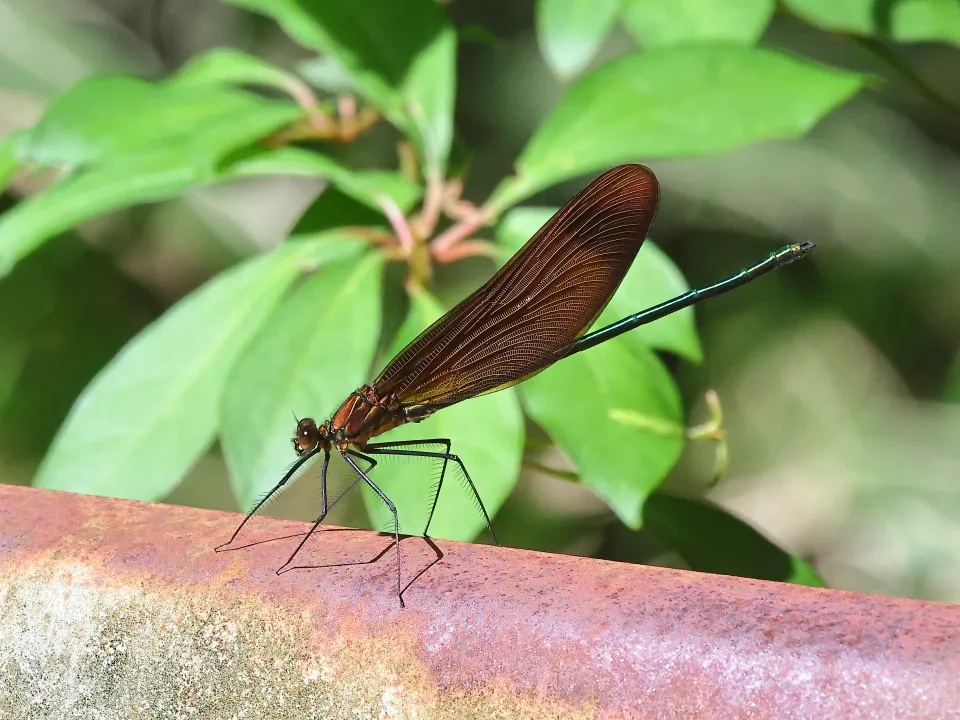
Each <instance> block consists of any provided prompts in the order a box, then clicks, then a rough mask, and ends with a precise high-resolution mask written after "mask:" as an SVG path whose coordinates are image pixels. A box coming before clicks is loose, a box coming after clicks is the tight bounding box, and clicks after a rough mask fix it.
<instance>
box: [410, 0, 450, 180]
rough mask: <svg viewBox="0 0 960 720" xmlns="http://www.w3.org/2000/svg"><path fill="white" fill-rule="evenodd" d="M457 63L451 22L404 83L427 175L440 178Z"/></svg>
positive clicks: (422, 53)
mask: <svg viewBox="0 0 960 720" xmlns="http://www.w3.org/2000/svg"><path fill="white" fill-rule="evenodd" d="M434 4H435V3H434ZM456 63H457V33H456V31H455V30H454V29H453V27H451V26H449V25H448V26H445V27H444V28H443V29H442V30H441V31H440V32H439V33H438V34H437V36H436V38H434V39H433V41H432V42H431V43H430V44H429V45H427V46H426V47H425V48H424V49H423V51H422V52H421V53H420V54H419V55H418V56H417V59H416V60H415V61H414V64H413V67H412V68H411V69H410V76H409V78H408V79H407V82H406V83H405V85H404V97H405V98H406V112H407V115H409V117H410V119H411V121H412V122H413V125H414V127H415V128H416V135H415V136H414V140H416V141H417V145H418V146H419V147H420V149H421V151H422V153H423V158H424V165H425V166H426V169H427V173H426V174H427V175H428V176H429V175H431V174H433V175H434V176H435V177H437V178H440V179H442V176H443V173H444V168H445V167H446V164H447V158H448V156H449V155H450V145H451V143H452V142H453V101H454V94H455V92H456V72H457V67H456Z"/></svg>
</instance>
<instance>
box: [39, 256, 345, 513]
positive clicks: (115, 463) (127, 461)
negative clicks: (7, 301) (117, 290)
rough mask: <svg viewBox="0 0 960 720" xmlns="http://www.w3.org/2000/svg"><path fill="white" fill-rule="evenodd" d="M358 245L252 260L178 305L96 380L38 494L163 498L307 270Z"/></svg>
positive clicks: (65, 430) (48, 463)
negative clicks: (236, 366) (230, 381)
mask: <svg viewBox="0 0 960 720" xmlns="http://www.w3.org/2000/svg"><path fill="white" fill-rule="evenodd" d="M352 249H353V246H352V245H351V244H350V243H337V242H332V241H328V242H326V243H323V244H316V243H315V244H313V245H296V246H291V247H288V248H284V249H282V250H280V251H277V252H274V253H270V254H269V255H266V256H260V257H256V258H253V259H251V260H248V261H247V262H244V263H243V264H241V265H239V266H238V267H236V268H232V269H230V270H228V271H227V272H225V273H223V274H222V275H219V276H217V277H216V278H214V279H213V280H211V281H210V282H208V283H207V284H206V285H204V286H203V287H202V288H200V289H199V290H197V291H195V292H193V293H191V294H190V295H188V296H187V297H186V298H184V299H183V300H181V301H180V302H178V303H177V304H176V305H175V306H174V307H173V308H171V309H170V310H169V311H168V312H167V313H165V314H164V315H163V317H161V318H160V319H159V320H157V321H156V322H154V323H152V324H151V325H149V326H148V327H147V328H146V329H144V330H143V331H142V332H141V333H139V334H138V335H137V336H136V337H135V338H134V339H133V340H131V341H130V343H128V344H127V346H126V347H125V348H124V349H123V350H122V351H121V352H120V353H119V354H118V355H117V356H116V357H115V358H114V359H113V360H112V361H111V362H110V363H109V364H108V365H107V366H106V367H105V368H104V369H103V370H102V371H101V372H100V373H99V375H97V377H96V378H95V379H94V380H93V382H91V383H90V385H89V386H88V387H87V388H86V390H84V392H83V393H82V394H81V396H80V398H79V399H78V400H77V402H76V404H75V405H74V406H73V409H72V410H71V411H70V413H69V415H68V416H67V419H66V421H65V422H64V424H63V427H61V429H60V431H59V433H58V434H57V437H56V439H55V440H54V442H53V445H52V446H51V448H50V450H49V452H48V453H47V455H46V457H45V458H44V459H43V463H42V464H41V467H40V470H39V473H38V477H37V481H36V485H37V487H44V488H51V489H56V490H69V491H72V492H83V493H92V494H97V495H106V496H111V497H124V498H131V499H139V500H156V499H158V498H161V497H163V496H164V495H166V494H167V493H168V492H170V490H171V489H172V488H173V487H174V486H175V485H176V484H177V483H178V482H179V481H180V479H181V478H182V477H183V475H184V474H185V473H186V472H187V471H188V470H189V469H190V467H191V466H192V465H193V463H194V462H195V461H196V460H197V459H198V458H199V457H200V456H201V455H202V454H203V453H204V452H205V451H206V449H207V448H208V447H209V446H210V443H211V442H212V440H213V438H214V436H215V434H216V430H217V410H218V404H219V401H220V394H221V392H222V389H223V387H224V384H225V383H226V380H227V375H228V373H229V372H230V369H231V367H232V365H233V363H234V361H235V359H236V358H237V355H238V354H239V352H240V350H241V349H242V348H243V346H244V345H245V344H246V342H247V341H248V340H249V339H250V337H251V336H252V335H253V334H254V333H255V332H256V331H257V329H258V328H259V327H260V325H261V324H262V323H263V322H264V320H265V319H266V318H267V317H268V315H269V313H270V310H271V309H272V308H273V306H274V305H275V304H276V303H277V302H278V301H279V299H280V297H281V296H282V295H283V293H284V292H285V291H286V289H287V287H288V286H289V285H290V283H292V282H293V281H294V279H295V278H296V277H297V275H298V274H299V273H300V271H301V267H302V266H303V265H305V264H307V263H320V262H323V261H330V260H332V259H334V258H336V257H342V255H343V254H344V253H345V252H349V251H350V250H352Z"/></svg>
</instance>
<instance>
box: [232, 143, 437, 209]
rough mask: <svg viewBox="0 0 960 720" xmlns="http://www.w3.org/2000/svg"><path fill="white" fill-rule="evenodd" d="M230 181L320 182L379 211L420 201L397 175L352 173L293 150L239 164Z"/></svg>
mask: <svg viewBox="0 0 960 720" xmlns="http://www.w3.org/2000/svg"><path fill="white" fill-rule="evenodd" d="M227 172H228V174H229V175H230V177H245V176H250V175H303V176H307V177H316V178H323V179H324V180H327V181H329V182H330V183H332V184H333V185H336V186H337V187H338V188H339V189H340V190H342V191H343V192H344V193H346V194H347V195H349V196H350V197H352V198H354V199H355V200H358V201H360V202H362V203H363V204H365V205H367V206H368V207H371V208H374V209H376V210H379V209H380V207H381V204H380V202H381V199H383V198H386V199H389V200H392V201H393V202H394V203H396V204H397V206H398V207H399V208H400V209H401V210H404V211H406V210H409V209H410V208H411V207H413V204H414V203H415V202H416V201H417V200H419V199H420V186H419V185H417V183H415V182H413V181H412V180H408V179H407V178H405V177H404V176H403V175H401V174H400V173H397V172H387V171H381V170H352V169H351V168H348V167H346V166H344V165H341V164H340V163H339V162H337V161H336V160H333V159H331V158H329V157H327V156H325V155H320V154H319V153H316V152H313V151H311V150H306V149H304V148H297V147H283V148H277V149H276V150H268V151H264V152H261V153H258V154H256V155H253V156H251V157H248V158H245V159H243V160H240V161H238V162H236V163H234V164H233V165H231V166H230V167H229V168H228V170H227Z"/></svg>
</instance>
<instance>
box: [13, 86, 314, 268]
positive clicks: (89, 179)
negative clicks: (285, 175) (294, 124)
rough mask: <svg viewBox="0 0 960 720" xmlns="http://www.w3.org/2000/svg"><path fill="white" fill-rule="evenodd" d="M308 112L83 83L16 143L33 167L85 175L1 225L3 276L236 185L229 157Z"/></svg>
mask: <svg viewBox="0 0 960 720" xmlns="http://www.w3.org/2000/svg"><path fill="white" fill-rule="evenodd" d="M125 98H126V99H127V100H129V106H125V105H124V99H125ZM167 101H169V102H170V104H169V106H168V105H167V104H166V103H167ZM104 104H106V107H104ZM117 108H124V110H123V112H118V110H117ZM151 113H152V114H151ZM302 113H303V110H302V109H301V108H299V107H297V106H296V105H293V104H292V103H276V102H268V101H265V100H261V99H259V98H256V97H255V96H253V95H248V94H246V93H242V92H226V91H224V92H221V91H211V90H210V89H209V88H205V89H198V88H189V89H186V90H181V91H173V90H171V89H170V88H167V87H164V86H156V85H150V84H149V83H145V82H143V81H141V80H136V79H133V78H120V77H109V78H92V79H90V80H87V81H84V82H82V83H80V84H79V85H77V86H76V87H75V88H74V89H72V90H70V91H69V92H68V93H66V94H65V95H63V96H62V97H61V98H60V99H59V100H58V101H57V102H55V103H54V104H53V105H52V106H51V108H50V109H49V110H48V111H47V113H46V114H45V115H44V117H43V119H42V120H41V121H40V122H39V123H38V124H37V125H36V126H35V127H34V128H33V129H32V130H30V131H26V132H25V134H24V135H23V136H22V137H21V139H20V140H19V141H18V142H16V143H15V148H16V150H15V152H16V155H17V156H18V157H20V158H21V159H23V160H24V161H28V162H32V163H38V164H47V163H57V164H62V165H65V166H67V167H77V166H83V167H82V168H81V169H80V170H78V171H76V172H74V173H73V174H71V175H69V176H67V177H65V178H64V179H62V180H61V181H60V182H58V183H56V184H54V185H53V186H52V187H51V188H49V189H48V190H46V191H44V192H42V193H40V194H38V195H35V196H33V197H32V198H30V199H29V200H27V201H25V202H22V203H20V204H19V205H17V207H15V208H14V209H13V210H11V211H9V212H7V213H6V214H4V215H3V216H2V217H0V276H2V275H3V274H5V273H7V272H9V271H10V269H11V268H12V267H13V266H14V265H15V264H16V263H17V262H18V261H19V260H20V259H21V258H22V257H24V256H25V255H26V254H28V253H30V252H32V251H33V250H35V249H36V248H37V247H39V246H40V245H41V244H42V243H43V242H44V241H45V240H47V239H49V238H51V237H53V236H54V235H56V234H58V233H60V232H63V231H64V230H66V229H68V228H70V227H73V226H74V225H76V224H78V223H80V222H82V221H83V220H86V219H88V218H91V217H94V216H96V215H100V214H102V213H105V212H109V211H111V210H116V209H119V208H122V207H125V206H127V205H132V204H136V203H144V202H155V201H158V200H163V199H166V198H169V197H173V196H175V195H178V194H180V193H182V192H183V191H185V190H186V189H188V188H190V187H192V186H193V185H197V184H199V183H206V182H213V181H215V180H222V179H229V178H230V177H231V174H230V172H229V169H228V170H226V171H225V170H223V169H222V168H221V164H222V160H223V159H224V158H225V157H227V156H228V155H230V154H232V153H234V152H235V151H237V150H239V149H241V148H244V149H245V148H246V147H248V146H249V145H250V144H251V143H253V142H255V141H256V140H258V139H260V138H262V137H264V136H265V135H267V134H269V133H270V132H272V131H274V130H276V129H277V128H279V127H281V126H283V125H285V124H287V123H289V122H290V121H292V120H293V119H295V118H297V117H299V116H301V115H302ZM128 116H129V117H128Z"/></svg>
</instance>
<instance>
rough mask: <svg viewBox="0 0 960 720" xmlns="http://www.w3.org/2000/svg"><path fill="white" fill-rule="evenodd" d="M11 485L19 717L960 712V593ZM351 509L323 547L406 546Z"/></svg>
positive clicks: (0, 653) (8, 672) (13, 675)
mask: <svg viewBox="0 0 960 720" xmlns="http://www.w3.org/2000/svg"><path fill="white" fill-rule="evenodd" d="M238 519H239V518H238V516H236V515H233V514H229V513H218V512H210V511H204V510H195V509H189V508H180V507H173V506H164V505H154V504H149V503H139V502H128V501H118V500H108V499H104V498H97V497H88V496H81V495H72V494H69V493H58V492H52V491H43V490H32V489H26V488H19V487H11V486H0V717H3V718H11V719H12V718H28V717H29V718H46V717H50V718H68V717H83V718H87V717H90V718H93V717H96V718H115V717H147V718H185V717H195V718H234V717H237V718H240V717H248V718H310V717H318V718H341V717H342V718H351V719H353V720H356V718H365V717H372V718H393V717H397V718H419V719H421V720H424V719H426V718H457V719H462V718H512V717H533V718H541V717H542V718H547V717H549V718H557V717H570V718H588V717H604V718H607V717H610V718H613V717H638V718H805V719H806V718H870V719H874V718H884V719H892V718H958V717H960V607H956V606H950V605H938V604H932V603H921V602H914V601H909V600H898V599H891V598H881V597H873V596H865V595H856V594H853V593H846V592H839V591H824V590H816V589H810V588H802V587H796V586H791V585H783V584H778V583H767V582H759V581H752V580H742V579H735V578H729V577H723V576H715V575H703V574H698V573H691V572H682V571H676V570H667V569H661V568H651V567H643V566H633V565H625V564H619V563H610V562H601V561H596V560H586V559H582V558H574V557H564V556H557V555H546V554H541V553H533V552H526V551H520V550H511V549H498V548H491V547H486V546H477V545H469V544H461V543H451V542H439V543H438V547H439V549H440V550H441V551H442V554H443V557H442V559H441V560H439V561H438V562H434V564H432V565H431V562H433V561H436V559H437V557H436V554H435V553H434V551H433V550H432V549H431V547H430V546H429V545H428V544H427V543H426V542H425V541H424V540H422V539H419V538H408V539H406V540H404V542H403V544H402V547H403V554H404V573H405V577H404V582H407V581H409V580H410V579H411V578H412V577H413V576H414V575H416V574H417V573H418V572H420V571H421V570H424V568H426V570H425V571H424V572H423V573H422V574H421V575H420V576H419V578H417V579H416V580H415V581H414V582H413V583H412V585H410V587H409V589H407V591H406V593H405V595H404V597H405V599H406V603H407V607H406V609H400V607H399V605H398V603H397V599H396V596H395V594H394V592H393V587H394V586H393V583H394V580H395V577H394V575H393V574H392V572H393V569H394V566H393V564H392V562H391V554H390V553H387V554H385V555H383V557H381V558H380V559H379V560H375V561H374V562H372V563H369V564H358V565H352V566H340V567H318V568H315V569H307V570H296V571H291V572H288V573H285V574H284V575H281V576H279V577H278V576H277V575H275V574H274V570H275V569H276V568H277V567H278V566H279V565H280V564H281V563H283V561H284V560H285V559H286V557H287V555H288V554H289V552H290V548H291V545H292V544H295V543H296V542H297V541H298V539H299V538H298V537H296V536H295V534H296V533H298V532H302V531H303V529H304V526H303V524H301V523H293V522H286V521H281V520H272V519H261V520H257V521H254V523H253V524H252V527H251V531H250V533H247V534H245V535H242V536H241V537H240V538H239V539H238V543H237V544H238V545H243V544H245V543H249V542H251V541H258V540H259V541H264V542H260V543H259V544H254V545H249V546H247V547H244V548H242V549H238V550H236V551H231V552H227V553H219V554H215V553H214V552H213V550H212V548H213V546H214V545H216V544H218V543H219V542H222V541H223V540H224V539H225V538H227V537H229V536H230V534H231V533H232V532H233V530H234V528H235V526H236V524H237V522H238ZM390 542H391V539H390V538H387V537H384V536H380V535H377V534H375V533H369V532H361V531H355V530H345V529H339V528H331V529H328V530H327V531H326V532H322V533H320V534H319V535H318V536H317V537H316V539H315V540H311V542H310V543H308V545H307V546H306V547H305V548H304V550H303V552H304V553H306V556H305V557H304V560H308V561H309V564H317V565H331V564H336V563H348V562H350V563H364V562H365V561H369V560H371V559H372V558H375V557H376V556H378V555H380V554H381V553H383V551H384V550H386V549H389V548H390Z"/></svg>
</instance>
